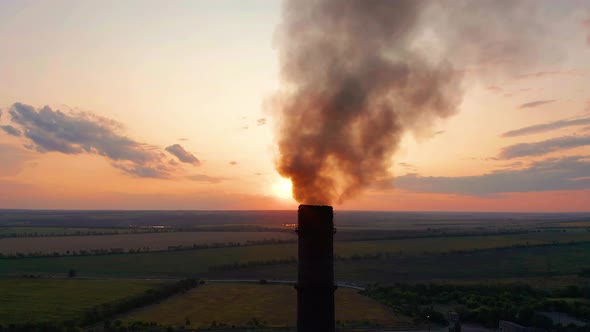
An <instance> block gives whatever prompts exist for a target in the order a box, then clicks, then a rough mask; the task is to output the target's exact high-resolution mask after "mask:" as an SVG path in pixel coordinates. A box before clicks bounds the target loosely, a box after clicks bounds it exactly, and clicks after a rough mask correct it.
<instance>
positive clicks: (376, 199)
mask: <svg viewBox="0 0 590 332" xmlns="http://www.w3.org/2000/svg"><path fill="white" fill-rule="evenodd" d="M559 3H560V2H548V5H547V6H548V8H546V9H544V10H543V11H542V15H545V16H546V17H545V18H546V19H547V22H551V23H548V27H550V28H551V31H552V33H553V34H548V35H547V40H549V41H550V42H551V45H552V47H554V48H556V49H559V50H560V52H559V54H558V55H557V56H554V55H551V54H548V55H543V54H539V55H538V56H536V57H535V61H534V62H535V63H534V64H531V65H530V66H527V67H522V68H523V69H522V70H518V71H515V72H510V73H500V72H498V73H496V72H491V73H489V74H486V75H483V76H482V75H478V74H476V72H477V71H484V70H489V71H493V70H494V68H486V67H485V66H481V65H479V64H471V65H470V64H467V65H466V66H465V69H466V78H465V81H464V91H465V94H464V97H463V101H462V103H461V106H460V110H459V112H458V113H457V114H456V115H454V116H452V117H450V118H447V119H445V120H440V121H437V122H436V123H434V124H433V126H432V127H429V128H425V129H422V130H419V131H417V132H408V133H407V134H406V135H405V136H404V138H403V140H402V143H401V146H400V148H399V150H398V151H397V153H396V155H395V156H394V166H393V168H392V169H391V170H390V171H391V173H392V176H393V180H392V181H389V182H388V184H389V185H391V184H392V186H389V185H388V186H382V185H381V186H380V185H375V186H374V187H373V188H368V189H366V190H365V191H363V192H362V193H361V194H360V195H359V196H358V197H356V198H353V199H350V200H348V201H346V202H344V203H343V204H338V205H336V208H338V209H355V210H425V211H590V207H589V206H590V204H589V203H590V44H589V43H588V42H587V41H588V38H589V37H590V30H588V26H587V23H585V22H588V21H587V20H588V19H590V8H589V6H588V5H587V4H584V2H582V1H571V2H570V3H568V5H567V6H569V7H572V8H558V7H559ZM576 6H579V8H578V7H576ZM280 9H281V8H280V3H279V2H278V1H277V2H269V1H262V0H261V1H252V2H249V5H248V6H244V5H240V4H238V3H236V2H234V1H209V2H207V1H200V2H191V3H184V4H183V3H174V4H170V3H164V2H143V1H125V2H120V1H84V2H79V1H66V0H56V1H52V2H51V3H49V2H43V1H16V0H14V1H2V2H1V3H0V40H3V49H4V50H10V51H8V52H6V51H3V52H0V73H2V79H1V80H0V110H1V111H2V113H1V116H0V126H2V127H0V209H4V208H30V209H292V208H294V207H296V205H297V203H296V202H295V201H294V200H293V199H291V198H289V196H290V193H289V183H288V180H285V179H282V178H281V177H280V176H279V175H278V174H277V172H276V171H275V168H274V162H273V161H274V159H275V157H276V145H275V140H274V132H273V130H275V128H276V125H277V122H276V120H277V119H275V118H274V117H273V116H272V114H271V112H270V111H269V107H268V103H269V98H270V96H271V95H272V94H273V93H274V92H275V91H276V90H277V89H278V88H279V86H280V85H281V82H280V80H279V64H278V58H277V50H276V48H274V47H273V38H275V37H273V33H274V31H275V28H276V26H277V24H278V23H279V21H280V19H281V13H280ZM15 103H19V104H15ZM46 105H47V106H48V108H46V109H45V114H46V115H43V111H41V109H42V108H43V107H44V106H46ZM26 110H33V111H32V112H33V113H31V114H29V113H26V112H27V111H26ZM57 110H59V111H61V113H58V112H57ZM60 114H61V115H60ZM44 116H45V117H44ZM39 119H45V120H47V121H46V122H44V124H39V122H35V121H38V120H39ZM39 121H40V120H39ZM576 121H577V122H576ZM586 121H587V122H586ZM50 124H53V125H54V127H51V126H50ZM539 124H547V126H545V127H543V128H541V129H538V128H537V129H535V128H533V129H526V130H524V131H523V132H524V133H522V134H517V135H513V136H510V135H508V134H507V135H503V134H504V133H506V132H509V131H514V130H517V129H521V128H526V127H530V126H534V125H539ZM15 130H16V131H18V133H17V132H16V131H15ZM78 131H79V132H78ZM44 135H45V136H44ZM46 135H54V136H51V139H52V141H49V138H48V137H47V136H46ZM76 139H78V140H77V141H76ZM58 143H59V144H61V145H59V144H58ZM62 143H63V144H62ZM523 143H530V145H529V146H517V147H514V146H516V145H517V144H523ZM175 144H178V145H180V147H181V148H182V151H180V154H182V155H181V156H180V157H179V152H178V150H177V149H175V148H172V149H170V148H169V147H172V146H175ZM167 147H168V148H169V149H167ZM510 147H512V148H510ZM171 151H176V152H171ZM183 156H184V157H183ZM191 156H192V158H196V159H197V160H198V162H197V161H195V160H193V159H191ZM183 158H185V160H184V161H183V160H182V159H183ZM187 158H188V159H187Z"/></svg>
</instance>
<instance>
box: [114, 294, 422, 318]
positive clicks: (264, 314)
mask: <svg viewBox="0 0 590 332" xmlns="http://www.w3.org/2000/svg"><path fill="white" fill-rule="evenodd" d="M296 294H297V293H296V291H295V289H294V288H293V287H292V286H287V285H247V284H209V285H205V286H202V287H198V288H196V289H193V290H192V291H190V292H188V293H187V294H183V295H178V296H176V297H173V298H170V299H168V300H166V301H164V302H162V303H160V304H156V305H153V306H148V307H145V308H142V309H139V310H136V311H134V312H133V313H131V314H129V315H127V316H124V317H123V318H122V319H124V320H141V321H155V322H158V323H160V324H164V325H174V326H182V325H185V322H186V319H187V318H188V319H189V321H190V323H191V324H190V327H191V328H204V327H209V326H211V323H212V322H213V321H215V322H216V323H223V324H226V325H229V326H231V325H235V326H246V325H248V323H249V322H250V323H251V322H252V320H253V319H256V320H258V321H260V322H262V321H265V322H266V323H265V324H264V325H267V326H275V327H276V326H295V319H296V301H297V295H296ZM336 319H337V320H339V321H341V322H346V321H350V322H352V321H356V322H358V321H363V320H368V321H370V322H372V323H373V324H380V325H387V326H393V325H398V326H399V325H406V326H407V325H410V322H411V320H410V319H409V318H407V317H404V316H400V315H399V314H395V313H394V312H393V311H392V310H391V309H389V308H387V307H386V306H384V305H381V304H379V303H378V302H376V301H374V300H372V299H370V298H368V297H365V296H363V295H360V294H358V293H357V292H356V291H353V290H351V289H338V290H337V291H336ZM187 327H189V326H187Z"/></svg>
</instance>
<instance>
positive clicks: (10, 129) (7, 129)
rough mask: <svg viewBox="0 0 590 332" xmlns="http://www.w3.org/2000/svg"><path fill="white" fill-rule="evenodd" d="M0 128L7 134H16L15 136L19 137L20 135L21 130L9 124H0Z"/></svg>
mask: <svg viewBox="0 0 590 332" xmlns="http://www.w3.org/2000/svg"><path fill="white" fill-rule="evenodd" d="M0 129H2V130H4V131H5V132H6V133H7V134H8V135H12V136H16V137H19V136H20V135H22V132H21V131H20V130H19V129H18V128H16V127H13V126H11V125H6V126H0Z"/></svg>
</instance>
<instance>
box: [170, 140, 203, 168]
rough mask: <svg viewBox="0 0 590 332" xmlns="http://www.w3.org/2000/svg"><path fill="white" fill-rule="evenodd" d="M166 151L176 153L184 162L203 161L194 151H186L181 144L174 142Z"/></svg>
mask: <svg viewBox="0 0 590 332" xmlns="http://www.w3.org/2000/svg"><path fill="white" fill-rule="evenodd" d="M166 151H168V152H169V153H171V154H172V155H174V156H175V157H176V158H178V160H180V161H182V162H183V163H187V164H193V165H200V164H201V162H200V161H199V159H197V157H195V156H194V155H193V154H192V153H190V152H188V151H186V150H185V149H184V148H183V147H182V146H181V145H180V144H173V145H170V146H168V147H166Z"/></svg>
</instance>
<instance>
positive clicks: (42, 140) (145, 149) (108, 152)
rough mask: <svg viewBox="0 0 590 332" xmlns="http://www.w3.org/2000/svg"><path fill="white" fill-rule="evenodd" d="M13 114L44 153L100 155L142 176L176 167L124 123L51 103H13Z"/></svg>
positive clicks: (160, 174)
mask: <svg viewBox="0 0 590 332" xmlns="http://www.w3.org/2000/svg"><path fill="white" fill-rule="evenodd" d="M9 114H10V115H11V118H12V122H13V123H14V124H16V125H18V126H19V127H20V128H21V130H22V132H23V135H24V137H26V138H27V139H29V140H30V141H31V144H30V145H29V144H27V145H29V146H30V147H31V149H35V150H36V151H38V152H40V153H45V152H51V151H55V152H61V153H65V154H82V153H89V154H97V155H101V156H104V157H106V158H108V159H110V160H111V161H112V162H113V163H112V164H113V166H114V167H116V168H118V169H120V170H122V171H124V172H125V173H127V174H131V175H134V176H139V177H154V178H165V177H168V176H169V172H170V171H172V170H173V169H171V168H169V167H168V166H167V165H166V164H165V162H164V160H163V158H162V157H163V154H162V152H161V150H160V148H158V147H155V146H153V145H148V144H145V143H140V142H137V141H135V140H133V139H131V138H129V137H127V136H124V135H123V134H121V133H120V132H121V131H122V128H123V126H122V125H121V124H119V123H118V122H116V121H114V120H111V119H107V118H104V117H100V116H97V115H94V114H92V113H88V112H76V113H71V114H66V113H63V112H61V111H59V110H53V109H51V108H50V107H49V106H45V107H43V108H41V109H39V110H36V109H35V108H34V107H32V106H29V105H25V104H21V103H15V104H14V105H12V107H11V108H10V110H9Z"/></svg>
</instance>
